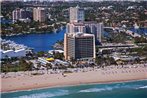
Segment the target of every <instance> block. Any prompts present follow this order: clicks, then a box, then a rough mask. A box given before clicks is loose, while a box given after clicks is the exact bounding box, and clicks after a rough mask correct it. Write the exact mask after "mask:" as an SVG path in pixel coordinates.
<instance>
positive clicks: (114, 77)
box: [1, 65, 147, 92]
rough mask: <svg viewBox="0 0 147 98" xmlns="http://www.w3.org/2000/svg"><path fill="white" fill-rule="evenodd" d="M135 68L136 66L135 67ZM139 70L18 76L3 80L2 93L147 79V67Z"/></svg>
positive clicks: (100, 70)
mask: <svg viewBox="0 0 147 98" xmlns="http://www.w3.org/2000/svg"><path fill="white" fill-rule="evenodd" d="M133 66H134V65H133ZM136 66H139V67H137V68H117V67H114V68H110V67H107V68H106V69H94V70H92V71H88V72H74V73H68V74H66V77H64V76H63V75H62V74H61V73H60V74H44V75H37V76H28V75H25V76H16V77H8V78H1V79H2V85H1V91H2V92H9V91H16V90H28V89H35V88H44V87H55V86H65V85H78V84H87V83H107V82H120V81H130V80H140V79H147V67H143V65H136Z"/></svg>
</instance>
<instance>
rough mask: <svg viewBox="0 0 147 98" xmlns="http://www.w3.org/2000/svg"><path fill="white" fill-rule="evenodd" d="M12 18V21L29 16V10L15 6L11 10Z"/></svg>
mask: <svg viewBox="0 0 147 98" xmlns="http://www.w3.org/2000/svg"><path fill="white" fill-rule="evenodd" d="M12 18H13V22H15V21H17V20H20V19H26V18H30V12H29V11H26V10H24V9H20V8H17V9H15V10H14V11H13V12H12Z"/></svg>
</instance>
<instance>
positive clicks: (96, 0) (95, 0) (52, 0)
mask: <svg viewBox="0 0 147 98" xmlns="http://www.w3.org/2000/svg"><path fill="white" fill-rule="evenodd" d="M0 1H24V2H26V1H40V2H41V1H51V2H56V1H66V2H68V1H93V2H99V1H134V2H135V1H147V0H0Z"/></svg>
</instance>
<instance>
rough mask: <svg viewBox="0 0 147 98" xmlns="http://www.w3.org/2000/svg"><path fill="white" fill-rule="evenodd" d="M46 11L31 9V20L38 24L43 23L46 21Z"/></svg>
mask: <svg viewBox="0 0 147 98" xmlns="http://www.w3.org/2000/svg"><path fill="white" fill-rule="evenodd" d="M46 18H47V17H46V11H45V9H44V8H40V7H38V8H34V9H33V20H34V21H39V22H45V21H46Z"/></svg>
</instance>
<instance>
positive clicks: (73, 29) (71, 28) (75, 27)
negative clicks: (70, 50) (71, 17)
mask: <svg viewBox="0 0 147 98" xmlns="http://www.w3.org/2000/svg"><path fill="white" fill-rule="evenodd" d="M85 30H86V29H85V25H84V24H83V22H73V23H67V25H66V33H78V32H84V33H85Z"/></svg>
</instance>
